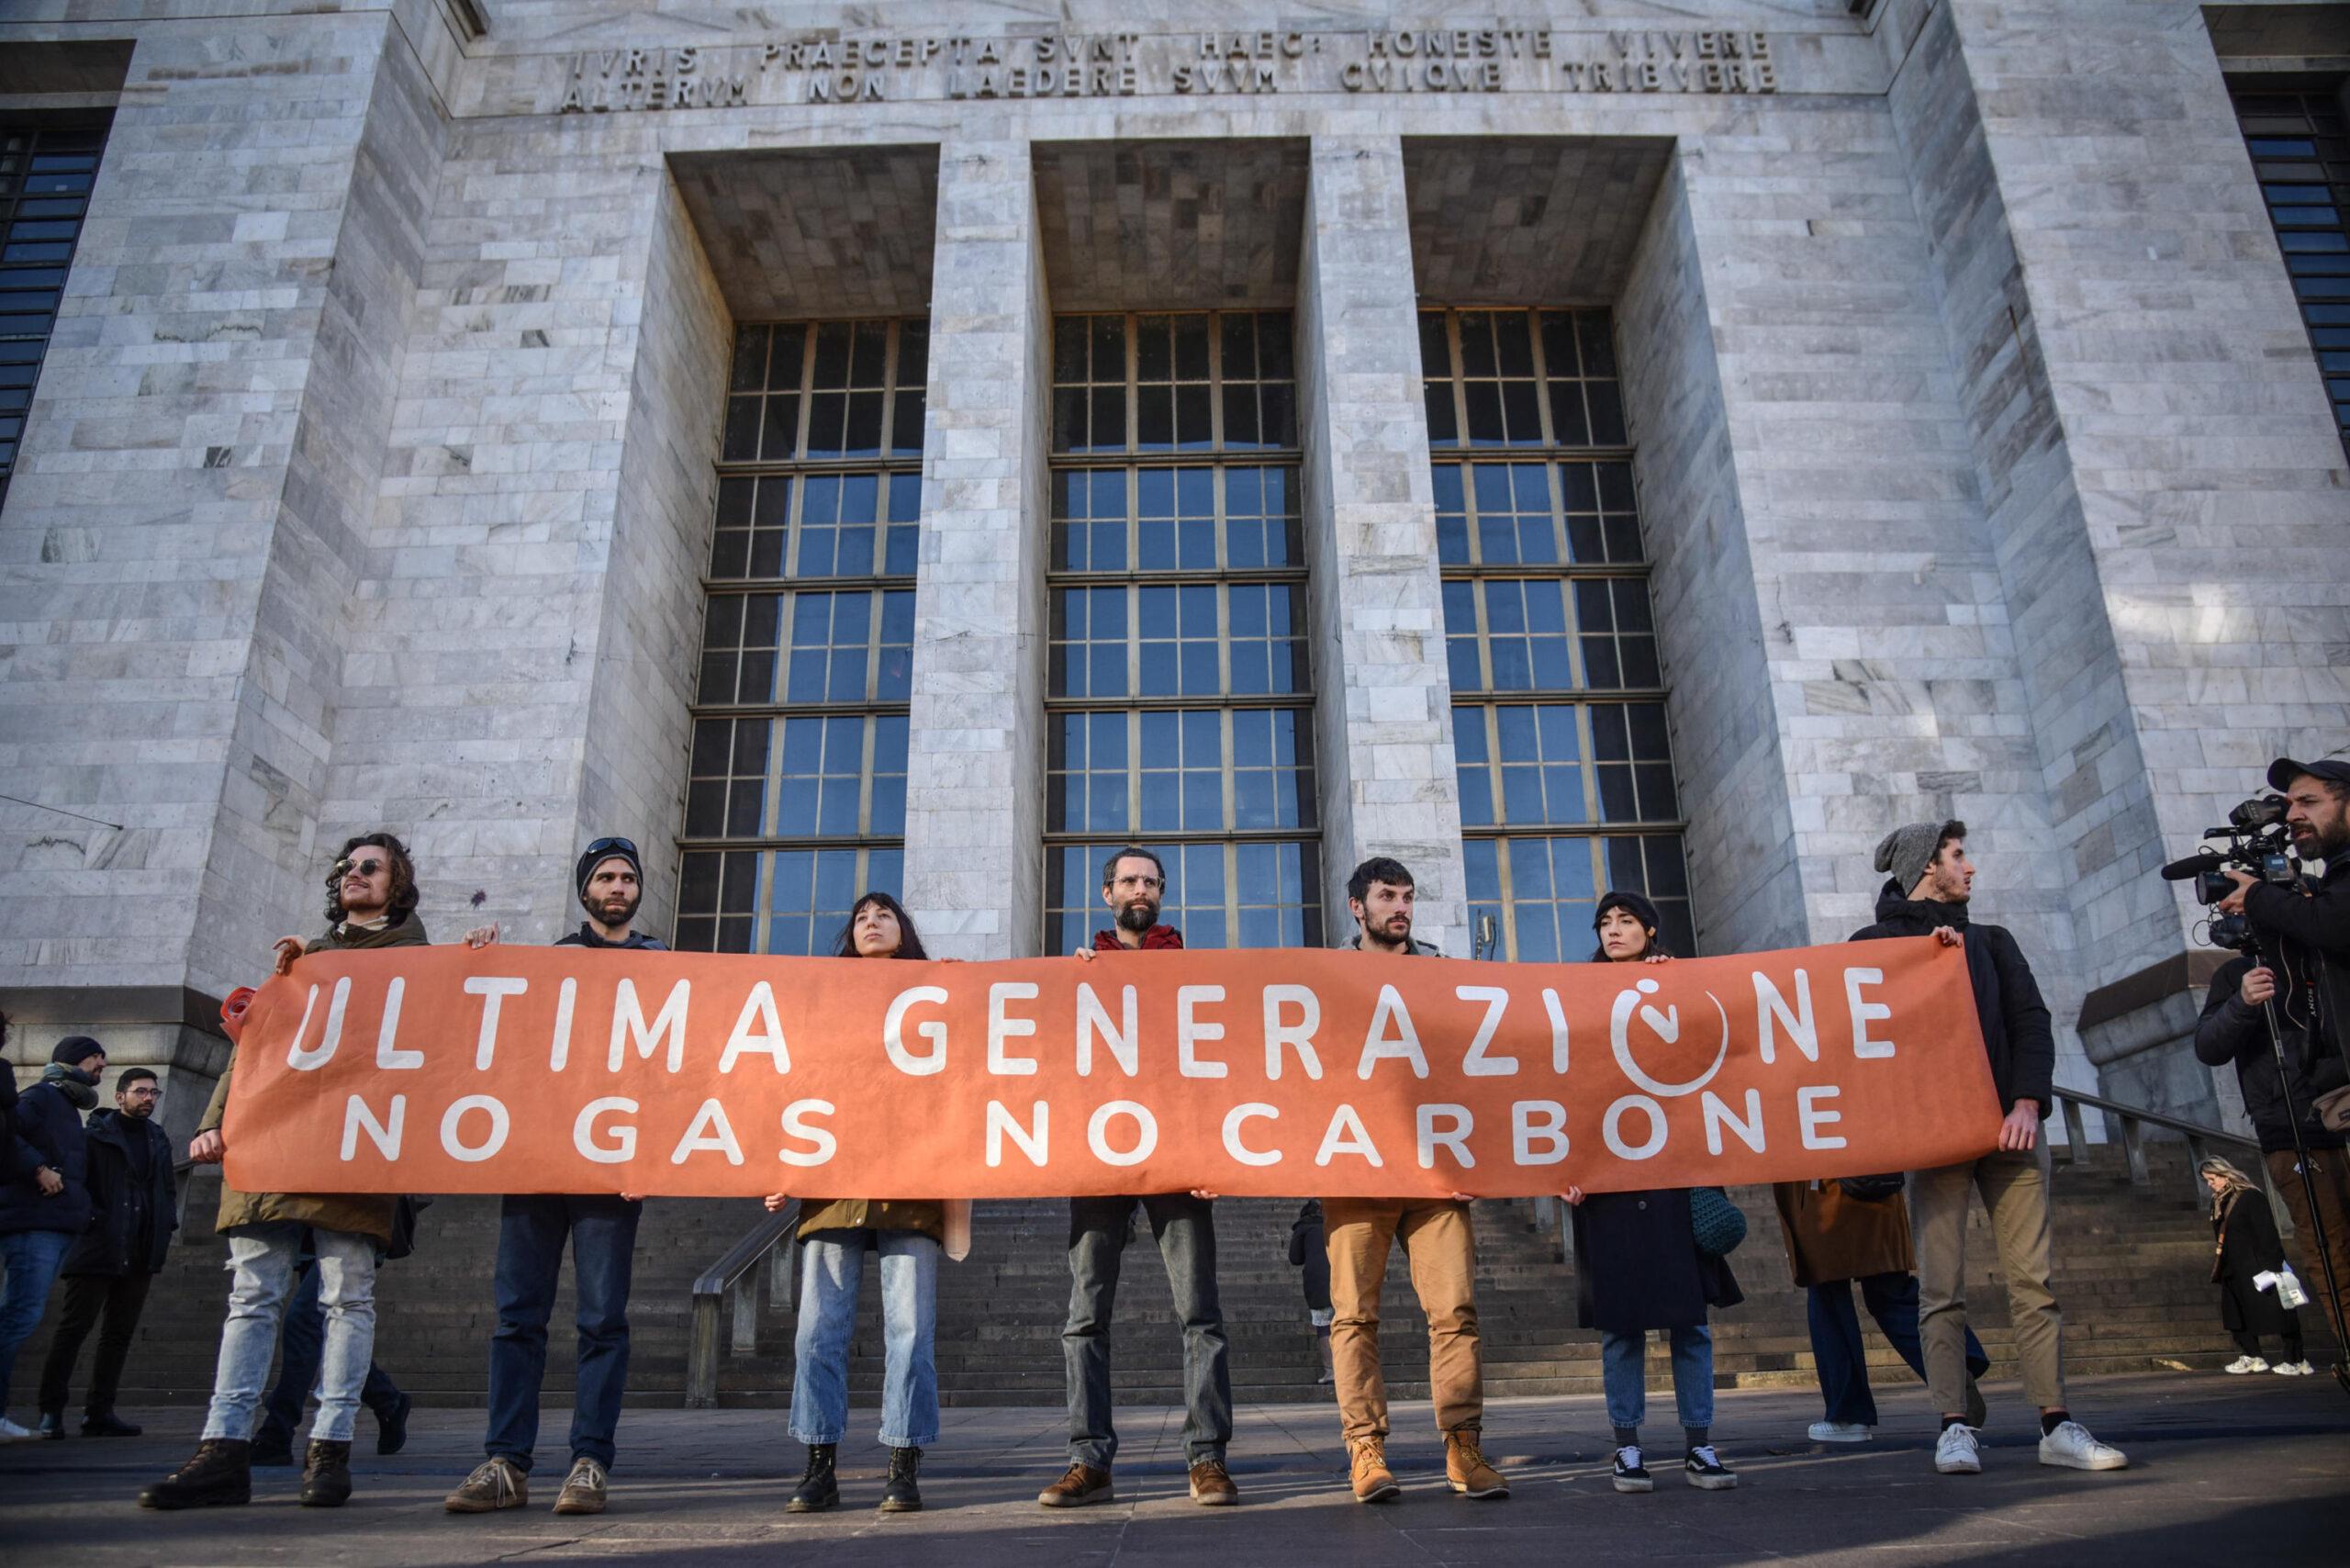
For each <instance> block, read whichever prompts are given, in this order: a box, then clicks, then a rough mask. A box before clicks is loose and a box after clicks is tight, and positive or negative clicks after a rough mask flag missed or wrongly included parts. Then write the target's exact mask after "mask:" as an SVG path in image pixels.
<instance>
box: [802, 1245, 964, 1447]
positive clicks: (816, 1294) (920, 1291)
mask: <svg viewBox="0 0 2350 1568" xmlns="http://www.w3.org/2000/svg"><path fill="white" fill-rule="evenodd" d="M868 1237H869V1238H872V1240H873V1242H874V1245H875V1247H876V1249H878V1252H879V1254H880V1265H881V1343H882V1350H883V1371H882V1374H881V1441H882V1444H883V1446H885V1447H888V1448H893V1449H925V1448H929V1447H930V1446H931V1445H933V1444H934V1443H935V1442H937V1441H938V1358H937V1355H936V1344H937V1338H938V1260H939V1255H940V1253H941V1251H942V1250H943V1249H941V1248H940V1247H939V1245H938V1243H937V1242H935V1241H933V1240H932V1239H931V1238H929V1237H927V1236H924V1235H923V1233H922V1232H920V1231H918V1230H827V1231H822V1232H820V1233H819V1234H817V1235H815V1236H811V1237H810V1238H808V1239H806V1240H805V1241H802V1242H801V1243H800V1254H801V1264H800V1332H799V1335H798V1336H797V1337H796V1338H795V1339H794V1340H793V1343H792V1354H793V1357H794V1359H795V1361H796V1362H797V1364H796V1365H795V1366H794V1368H793V1370H792V1374H791V1435H792V1436H793V1437H795V1438H797V1439H800V1441H801V1442H803V1443H837V1442H839V1441H840V1440H841V1439H842V1438H843V1437H844V1436H845V1435H846V1433H847V1431H848V1341H849V1335H850V1334H851V1332H852V1331H854V1330H855V1328H856V1295H857V1287H858V1285H859V1284H860V1282H861V1280H862V1275H863V1273H864V1270H865V1252H866V1240H867V1238H868Z"/></svg>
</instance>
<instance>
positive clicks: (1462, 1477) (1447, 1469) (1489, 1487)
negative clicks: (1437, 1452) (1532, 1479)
mask: <svg viewBox="0 0 2350 1568" xmlns="http://www.w3.org/2000/svg"><path fill="white" fill-rule="evenodd" d="M1483 1436H1484V1434H1483V1433H1482V1432H1480V1431H1478V1430H1477V1428H1474V1427H1462V1428H1459V1429H1458V1430H1455V1431H1450V1432H1447V1433H1445V1434H1444V1478H1445V1479H1446V1480H1447V1481H1449V1482H1450V1483H1451V1484H1452V1489H1453V1490H1454V1491H1455V1492H1459V1493H1460V1494H1462V1495H1464V1496H1470V1497H1480V1498H1483V1497H1506V1496H1508V1495H1509V1483H1508V1482H1506V1481H1505V1480H1503V1479H1502V1473H1501V1472H1500V1471H1498V1470H1495V1469H1494V1467H1493V1466H1492V1465H1490V1464H1487V1463H1486V1462H1485V1456H1484V1453H1483V1450H1480V1449H1479V1448H1478V1446H1477V1444H1478V1441H1479V1439H1482V1438H1483Z"/></svg>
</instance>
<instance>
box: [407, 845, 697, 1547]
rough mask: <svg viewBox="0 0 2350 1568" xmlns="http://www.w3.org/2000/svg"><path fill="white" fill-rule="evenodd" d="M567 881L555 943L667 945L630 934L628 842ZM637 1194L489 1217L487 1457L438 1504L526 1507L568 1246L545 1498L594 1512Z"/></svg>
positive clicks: (624, 1360)
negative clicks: (572, 922)
mask: <svg viewBox="0 0 2350 1568" xmlns="http://www.w3.org/2000/svg"><path fill="white" fill-rule="evenodd" d="M572 885H573V887H574V889H575V890H576V891H577V893H578V895H579V902H580V904H581V906H582V907H583V908H585V909H586V911H587V913H588V918H587V919H586V920H585V921H583V922H582V923H581V924H580V926H579V929H578V930H576V931H574V932H572V933H570V934H569V935H565V936H562V937H560V938H558V939H557V940H556V942H555V946H558V947H616V948H634V949H637V950H639V951H651V952H656V953H657V952H665V951H666V950H667V949H666V946H664V945H663V944H662V943H661V942H660V941H659V940H658V939H656V938H655V937H651V936H647V935H645V934H644V933H643V932H642V931H638V930H636V929H635V925H634V923H635V920H636V910H637V905H638V903H639V902H642V901H643V896H644V865H643V860H642V859H641V858H640V857H638V855H637V852H636V846H635V845H633V844H632V843H631V842H629V841H628V840H627V839H625V838H599V839H598V840H596V841H595V842H594V843H593V844H590V845H589V846H588V848H587V851H586V852H585V853H584V854H582V855H581V856H580V857H579V864H578V866H577V867H576V868H575V871H574V874H573V878H572ZM497 940H498V927H497V926H496V925H485V926H481V927H478V928H476V929H475V930H472V931H468V932H466V933H465V942H466V945H467V946H474V947H482V946H488V945H489V944H490V943H492V942H495V941H497ZM643 1212H644V1204H643V1200H642V1199H639V1198H635V1197H632V1196H630V1195H629V1194H627V1193H620V1194H617V1195H615V1194H613V1193H529V1194H524V1195H519V1196H509V1197H507V1198H506V1199H504V1200H503V1201H502V1202H501V1204H499V1208H498V1271H497V1284H496V1289H497V1292H498V1332H497V1333H496V1334H495V1335H494V1336H492V1337H491V1339H490V1342H489V1434H488V1436H487V1439H485V1440H484V1442H483V1444H482V1450H483V1452H484V1453H486V1454H487V1456H488V1457H487V1458H486V1459H484V1460H483V1461H482V1462H481V1463H479V1464H477V1465H476V1466H475V1467H474V1471H473V1473H472V1474H470V1475H468V1476H466V1477H465V1479H464V1483H463V1484H461V1485H459V1486H458V1488H457V1489H456V1490H455V1491H453V1492H452V1493H450V1494H449V1495H448V1497H447V1499H446V1500H445V1501H444V1502H443V1504H442V1506H444V1507H445V1508H447V1509H448V1511H449V1512H451V1513H453V1514H491V1513H497V1512H498V1511H499V1510H501V1509H505V1508H519V1507H521V1506H524V1505H526V1504H527V1503H529V1501H530V1500H531V1499H530V1479H529V1478H530V1473H531V1451H532V1449H533V1448H535V1447H536V1446H537V1444H538V1438H539V1385H540V1384H541V1383H542V1382H543V1381H544V1379H545V1377H546V1370H547V1319H548V1318H549V1317H550V1316H553V1314H554V1287H555V1280H556V1277H557V1276H558V1275H559V1274H560V1273H561V1272H562V1271H563V1244H564V1241H565V1238H569V1239H570V1242H571V1271H572V1273H573V1275H574V1276H575V1279H576V1283H577V1285H578V1287H579V1288H578V1297H579V1316H578V1330H579V1371H578V1376H577V1378H576V1382H575V1383H574V1387H575V1388H576V1391H577V1392H576V1396H575V1400H574V1404H573V1406H572V1415H571V1470H570V1473H569V1474H567V1475H566V1476H565V1479H564V1483H563V1489H562V1491H561V1492H559V1493H557V1494H556V1495H555V1500H554V1511H555V1512H556V1513H558V1514H600V1513H602V1512H603V1511H604V1501H605V1491H606V1486H607V1482H608V1477H609V1476H610V1472H611V1468H612V1458H613V1454H614V1452H615V1449H614V1446H613V1437H614V1434H615V1433H616V1432H617V1431H618V1430H619V1428H620V1421H621V1394H623V1393H625V1392H626V1390H627V1388H628V1292H629V1281H630V1276H631V1274H632V1271H633V1268H634V1265H635V1260H636V1224H637V1220H638V1218H639V1217H640V1216H641V1215H643Z"/></svg>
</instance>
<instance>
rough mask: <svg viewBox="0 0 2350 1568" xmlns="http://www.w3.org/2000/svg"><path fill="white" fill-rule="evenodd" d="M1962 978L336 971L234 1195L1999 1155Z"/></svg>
mask: <svg viewBox="0 0 2350 1568" xmlns="http://www.w3.org/2000/svg"><path fill="white" fill-rule="evenodd" d="M2000 1112H2001V1108H2000V1106H1999V1105H1998V1104H1997V1102H1996V1098H1995V1095H1994V1092H1993V1090H1992V1085H1991V1077H1990V1070H1989V1067H1988V1064H1987V1063H1986V1060H1985V1058H1984V1053H1983V1045H1982V1037H1981V1035H1980V1033H1979V1032H1978V1030H1977V1026H1976V1024H1975V1007H1974V1001H1973V995H1972V992H1971V991H1970V990H1969V987H1968V985H1967V979H1966V964H1965V959H1964V955H1963V954H1962V953H1960V952H1959V951H1958V950H1956V949H1953V948H1945V947H1942V946H1939V945H1937V944H1936V943H1934V942H1932V941H1930V940H1928V939H1926V938H1922V937H1920V938H1918V939H1915V940H1903V941H1890V942H1869V943H1853V944H1847V945H1843V946H1830V947H1809V948H1802V949H1797V950H1793V951H1787V952H1775V953H1762V954H1750V955H1745V956H1741V957H1738V958H1696V959H1684V960H1680V961H1677V962H1673V963H1667V964H1620V965H1607V964H1573V965H1529V964H1494V963H1476V962H1469V961H1465V960H1454V959H1444V958H1411V959H1405V958H1396V957H1390V956H1385V955H1379V954H1363V953H1352V952H1323V951H1311V952H1306V951H1295V950H1290V951H1254V952H1222V953H1211V952H1164V953H1157V952H1155V953H1133V954H1105V955H1103V956H1102V957H1101V958H1099V959H1097V960H1095V961H1093V962H1090V963H1089V962H1084V961H1081V960H1080V959H1077V958H1042V959H1025V960H1019V961H1013V962H1004V963H988V964H945V963H901V962H897V961H893V960H871V959H868V960H863V961H859V960H854V959H846V958H749V957H742V956H735V955H721V954H685V953H643V952H631V953H626V954H621V953H599V952H593V951H589V950H587V949H582V948H577V947H514V946H491V947H487V948H484V949H482V950H480V951H477V952H476V951H472V950H468V949H466V948H464V947H458V946H442V947H411V948H400V949H393V950H390V951H378V952H369V953H341V954H336V953H321V954H318V955H315V956H312V957H309V958H303V959H301V960H300V961H299V962H297V964H296V965H295V967H294V970H293V972H292V973H291V974H290V975H288V976H285V977H282V978H279V979H274V980H271V981H270V982H269V983H268V984H267V985H266V986H264V987H263V988H262V991H261V992H260V994H259V995H258V997H256V998H255V999H254V1001H253V1003H252V1008H251V1011H250V1012H249V1013H248V1014H247V1015H246V1017H245V1020H244V1025H243V1028H242V1030H241V1040H240V1043H239V1047H238V1052H237V1070H236V1081H235V1084H234V1087H233V1089H232V1091H231V1096H230V1101H229V1111H228V1119H227V1122H226V1124H225V1126H224V1128H223V1132H224V1135H225V1137H226V1140H227V1144H228V1178H229V1182H231V1183H232V1184H234V1185H235V1186H237V1187H239V1188H241V1189H243V1190H245V1191H247V1192H323V1193H366V1192H375V1193H385V1192H403V1193H532V1192H541V1193H544V1192H571V1193H595V1192H621V1191H626V1192H632V1193H668V1194H675V1195H680V1196H703V1197H718V1196H729V1195H742V1194H755V1193H771V1192H778V1191H781V1192H790V1193H802V1194H816V1195H849V1196H857V1197H875V1198H889V1197H908V1198H921V1197H979V1198H988V1197H1035V1196H1057V1195H1063V1194H1083V1193H1163V1192H1174V1191H1179V1190H1182V1189H1188V1188H1202V1189H1206V1190H1208V1191H1212V1192H1216V1193H1229V1194H1232V1195H1235V1196H1241V1195H1251V1196H1274V1195H1287V1194H1298V1193H1319V1194H1324V1195H1328V1196H1372V1195H1382V1194H1383V1195H1412V1194H1439V1193H1449V1192H1456V1191H1457V1192H1465V1193H1476V1194H1479V1195H1481V1196H1514V1195H1523V1194H1527V1193H1552V1192H1558V1191H1560V1190H1561V1189H1563V1188H1564V1187H1566V1186H1567V1185H1568V1184H1569V1183H1570V1182H1572V1183H1574V1184H1577V1185H1580V1186H1582V1187H1583V1188H1585V1189H1586V1190H1588V1191H1593V1192H1606V1191H1620V1190H1623V1189H1627V1188H1641V1187H1680V1186H1694V1185H1701V1184H1729V1183H1737V1182H1768V1181H1784V1180H1793V1179H1801V1178H1809V1177H1816V1176H1837V1175H1858V1174H1863V1173H1868V1172H1874V1171H1882V1170H1914V1169H1917V1168H1919V1167H1923V1166H1932V1165H1941V1164H1947V1163H1951V1162H1954V1161H1957V1160H1961V1159H1970V1158H1972V1157H1974V1156H1975V1155H1979V1154H1982V1153H1985V1152H1986V1151H1987V1150H1989V1149H1990V1148H1992V1147H1993V1146H1994V1144H1995V1143H1996V1141H1997V1130H1998V1125H1999V1118H2000Z"/></svg>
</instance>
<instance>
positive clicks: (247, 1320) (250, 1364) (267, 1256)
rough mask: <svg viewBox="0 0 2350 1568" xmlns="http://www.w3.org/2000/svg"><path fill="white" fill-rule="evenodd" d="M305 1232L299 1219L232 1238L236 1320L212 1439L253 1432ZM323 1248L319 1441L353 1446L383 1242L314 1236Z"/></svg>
mask: <svg viewBox="0 0 2350 1568" xmlns="http://www.w3.org/2000/svg"><path fill="white" fill-rule="evenodd" d="M302 1234H303V1227H302V1226H299V1225H297V1224H295V1223H294V1222H293V1221H291V1220H275V1221H272V1222H271V1223H269V1224H267V1225H249V1226H242V1227H241V1228H240V1229H239V1230H238V1231H237V1232H236V1234H235V1235H233V1236H231V1237H229V1268H230V1269H232V1270H234V1271H236V1272H235V1278H234V1280H233V1282H231V1283H230V1285H229V1320H228V1321H227V1322H226V1323H224V1324H222V1325H221V1326H220V1360H219V1363H218V1367H217V1369H216V1370H215V1371H214V1372H213V1374H212V1408H211V1409H210V1411H209V1412H207V1414H206V1416H205V1417H204V1435H205V1436H206V1437H207V1438H233V1439H237V1440H238V1441H240V1442H242V1441H245V1440H246V1439H250V1438H252V1435H253V1418H254V1417H255V1416H257V1415H258V1414H259V1413H260V1410H261V1393H262V1384H263V1383H265V1382H267V1381H268V1379H269V1363H270V1362H271V1361H273V1360H274V1359H275V1358H276V1355H277V1329H278V1325H279V1323H280V1322H281V1321H282V1320H283V1317H284V1315H285V1298H286V1297H287V1296H288V1295H289V1294H292V1292H293V1288H294V1264H295V1261H296V1260H297V1259H299V1258H300V1257H301V1255H302ZM310 1239H311V1245H312V1246H314V1247H316V1248H317V1249H318V1253H319V1265H318V1271H319V1303H320V1304H321V1305H323V1306H324V1307H325V1309H326V1349H325V1350H324V1352H323V1353H322V1355H321V1356H320V1359H319V1415H318V1419H317V1420H316V1421H314V1422H312V1423H311V1426H310V1436H311V1438H312V1439H314V1440H320V1441H326V1442H341V1443H347V1442H349V1441H350V1440H351V1428H352V1423H353V1421H354V1420H355V1419H356V1418H357V1417H358V1414H359V1386H360V1384H361V1383H364V1382H366V1381H367V1363H368V1361H371V1360H372V1359H374V1356H375V1238H374V1237H372V1236H361V1235H359V1234H358V1233H357V1232H355V1231H348V1230H319V1229H316V1228H312V1229H311V1231H310Z"/></svg>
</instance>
